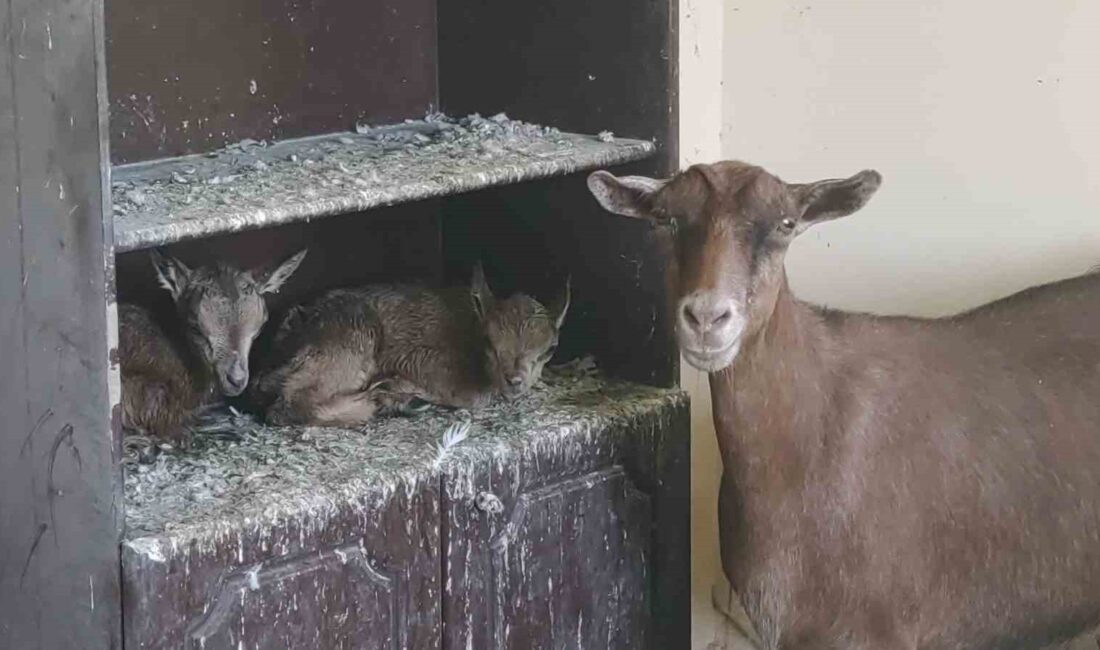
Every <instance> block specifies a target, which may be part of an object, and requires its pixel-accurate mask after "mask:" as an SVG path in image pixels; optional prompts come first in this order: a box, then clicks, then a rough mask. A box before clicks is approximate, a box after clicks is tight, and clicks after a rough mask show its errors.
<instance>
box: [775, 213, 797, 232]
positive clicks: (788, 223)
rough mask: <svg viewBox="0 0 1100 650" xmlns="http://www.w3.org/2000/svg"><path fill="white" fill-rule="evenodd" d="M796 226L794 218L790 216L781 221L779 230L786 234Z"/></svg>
mask: <svg viewBox="0 0 1100 650" xmlns="http://www.w3.org/2000/svg"><path fill="white" fill-rule="evenodd" d="M794 227H795V222H794V219H791V218H790V217H785V218H784V219H783V220H782V221H780V222H779V231H780V232H782V233H784V234H788V233H791V232H793V231H794Z"/></svg>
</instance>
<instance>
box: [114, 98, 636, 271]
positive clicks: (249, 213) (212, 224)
mask: <svg viewBox="0 0 1100 650" xmlns="http://www.w3.org/2000/svg"><path fill="white" fill-rule="evenodd" d="M654 151H655V147H654V145H653V143H651V142H646V141H641V140H626V139H621V138H615V137H613V136H612V135H611V134H609V133H605V134H601V135H599V136H586V135H576V134H572V133H563V132H560V131H558V130H556V129H552V128H547V127H541V126H536V125H532V124H526V123H522V122H517V121H514V120H509V119H508V118H506V117H504V116H503V115H500V116H495V117H491V118H482V117H479V116H476V115H475V116H470V117H467V118H464V119H461V120H454V119H450V118H447V117H443V116H429V117H428V118H427V119H425V120H421V121H415V122H406V123H404V124H400V125H395V126H387V127H378V128H370V129H360V130H359V131H358V132H355V133H344V134H334V135H327V136H320V137H313V138H305V139H299V140H287V141H282V142H278V143H275V144H270V145H268V144H265V143H258V142H252V141H245V142H241V143H238V144H235V145H232V146H230V147H227V148H225V149H222V150H220V151H217V152H213V153H211V154H206V155H196V156H187V157H182V158H172V159H166V160H159V161H154V162H149V163H138V164H133V165H124V166H121V167H117V168H115V169H114V171H113V180H112V192H111V194H112V199H113V202H114V231H115V249H116V251H117V252H125V251H132V250H139V249H143V248H151V247H155V246H161V245H164V244H170V243H173V242H179V241H186V240H191V239H198V238H202V237H210V236H214V235H219V234H225V233H231V232H237V231H242V230H250V229H255V228H263V227H267V226H273V225H278V224H284V223H290V222H294V221H306V220H310V219H316V218H320V217H326V216H332V215H338V214H346V213H351V212H358V211H363V210H369V209H371V208H377V207H382V206H388V205H395V204H398V203H406V202H411V201H417V200H421V199H427V198H433V197H441V196H447V195H452V194H458V193H461V192H468V191H471V190H477V189H482V188H487V187H493V186H497V185H505V184H510V183H519V182H522V181H528V180H534V179H539V178H547V177H551V176H560V175H564V174H570V173H573V172H578V171H584V170H590V169H596V168H601V167H606V166H610V165H617V164H621V163H626V162H632V161H636V160H641V159H644V158H646V157H648V156H650V155H652V154H653V153H654Z"/></svg>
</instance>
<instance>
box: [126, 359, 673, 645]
mask: <svg viewBox="0 0 1100 650" xmlns="http://www.w3.org/2000/svg"><path fill="white" fill-rule="evenodd" d="M548 380H549V381H548V384H547V385H544V386H540V387H538V389H537V390H536V391H535V393H534V394H533V395H532V396H530V397H529V398H528V399H526V400H524V403H522V404H517V405H509V406H501V407H497V408H495V409H492V410H490V411H488V412H485V413H477V414H473V416H472V417H471V419H470V420H468V426H469V430H468V434H467V436H468V437H467V438H466V439H465V440H463V441H462V442H460V443H458V444H457V445H455V446H453V447H451V448H449V449H447V450H444V451H441V450H440V448H439V447H438V445H437V443H438V441H439V439H440V438H441V436H442V433H443V432H444V431H445V430H446V429H447V428H449V427H451V426H453V421H454V418H453V417H452V416H450V415H448V414H439V413H434V414H430V415H426V416H423V417H418V418H413V419H411V420H404V419H401V420H391V421H388V422H384V423H381V424H380V425H379V426H377V427H374V428H373V429H372V431H371V438H370V439H369V440H368V439H364V437H363V435H362V433H360V432H354V431H341V430H316V429H314V430H308V432H306V433H296V432H293V431H287V430H281V429H268V428H266V427H263V426H262V425H259V424H257V423H255V422H246V423H244V424H242V425H241V426H242V429H243V430H244V431H245V432H246V433H245V435H244V437H243V439H242V440H220V441H212V442H210V443H209V445H208V446H207V448H206V449H205V450H204V452H205V455H204V457H202V459H201V460H199V459H182V458H165V459H164V460H163V461H162V462H159V463H158V465H156V466H154V467H151V468H149V469H147V470H145V471H144V472H141V473H140V474H138V475H135V476H131V477H129V478H128V479H127V485H126V491H127V494H128V495H129V497H130V498H129V504H130V509H129V510H128V512H127V516H128V528H129V531H128V534H127V539H126V541H125V542H124V544H123V554H122V566H123V594H124V619H125V638H126V642H127V645H128V646H129V647H136V648H164V647H186V648H204V647H213V648H223V647H224V648H236V647H244V648H300V647H323V648H345V647H346V648H425V649H427V648H438V647H444V648H467V647H472V648H517V649H518V648H582V647H588V648H593V647H596V648H601V647H607V648H645V647H654V648H664V647H675V646H677V645H678V642H679V639H682V638H683V637H678V636H677V635H678V634H680V632H679V629H678V627H677V626H678V625H679V624H682V623H683V622H684V621H685V620H686V617H687V616H688V615H689V611H688V609H687V600H686V599H683V593H682V592H681V591H679V589H680V588H682V585H683V584H684V583H683V582H682V581H683V579H684V577H685V575H686V573H685V572H686V570H687V566H686V564H687V563H686V560H687V552H686V551H687V548H688V546H687V544H688V542H687V535H686V532H687V531H686V525H687V514H686V507H685V506H686V494H684V493H681V494H679V495H676V494H675V491H676V490H677V489H678V488H679V489H681V490H682V489H683V488H684V487H685V486H684V484H683V483H682V476H683V468H684V464H685V463H686V452H687V446H686V441H687V435H688V425H689V423H688V411H687V404H686V401H685V399H684V397H683V396H682V394H680V393H678V392H676V391H669V390H666V389H660V388H651V387H645V386H640V385H637V384H628V383H625V382H616V381H607V380H604V379H600V378H597V377H594V376H587V377H584V376H580V377H579V376H577V375H576V374H575V373H571V372H570V371H569V370H568V369H555V370H553V371H551V372H550V374H549V376H548ZM578 403H583V404H584V406H578ZM295 436H296V437H295ZM265 473H268V474H270V473H278V476H275V477H269V476H262V475H263V474H265ZM225 477H230V478H229V479H228V480H226V479H225ZM236 477H243V480H238V479H237V478H236ZM250 477H255V478H250ZM669 585H672V586H671V587H669ZM662 623H663V624H664V625H662ZM658 640H659V641H660V642H658Z"/></svg>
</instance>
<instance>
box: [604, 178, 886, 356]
mask: <svg viewBox="0 0 1100 650" xmlns="http://www.w3.org/2000/svg"><path fill="white" fill-rule="evenodd" d="M881 182H882V177H881V176H880V175H879V174H878V172H875V171H870V170H868V171H862V172H860V173H858V174H856V175H855V176H852V177H851V178H846V179H837V180H824V181H818V182H816V183H807V184H788V183H784V182H783V181H781V180H780V179H778V178H776V177H775V176H773V175H771V174H769V173H768V172H766V171H764V170H763V169H761V168H759V167H753V166H751V165H747V164H744V163H740V162H734V161H730V162H720V163H715V164H712V165H695V166H693V167H691V168H689V169H687V170H686V171H684V172H682V173H680V174H678V175H677V176H674V177H673V178H671V179H669V180H667V181H661V180H654V179H651V178H644V177H640V176H627V177H623V178H617V177H615V176H613V175H611V174H610V173H608V172H606V171H598V172H595V173H593V174H592V175H590V176H589V178H588V187H589V189H590V190H591V191H592V194H593V195H595V197H596V199H597V200H598V201H599V202H600V204H601V205H603V207H604V208H606V209H607V210H609V211H611V212H614V213H616V214H621V215H625V216H630V217H641V218H645V219H649V220H652V221H656V222H659V223H667V224H669V225H671V226H672V227H673V230H674V233H675V235H674V240H675V254H674V258H675V259H674V260H672V261H673V264H671V265H670V267H671V268H672V274H673V277H672V278H671V285H672V293H673V303H672V304H673V305H674V309H675V319H676V335H677V338H678V340H679V345H680V350H681V352H682V353H683V355H684V358H685V359H686V360H687V361H688V363H690V364H691V365H693V366H695V367H696V368H699V369H700V370H705V371H710V372H714V371H717V370H721V369H722V368H725V367H727V366H729V365H730V364H731V363H733V360H734V359H736V358H737V353H738V352H739V351H740V349H741V343H742V341H743V340H745V338H746V337H749V336H752V335H753V334H755V333H757V332H758V331H759V330H760V328H762V327H763V325H764V324H765V323H766V322H767V319H768V317H769V316H770V314H771V312H772V309H773V308H774V306H775V301H776V297H777V296H778V295H779V290H780V288H781V287H782V285H783V282H784V273H783V258H784V257H785V255H786V252H787V247H788V246H789V245H790V243H791V241H793V240H794V238H795V237H796V236H798V235H799V234H801V233H802V232H804V231H805V230H806V229H807V228H809V227H810V226H812V225H815V224H818V223H822V222H824V221H829V220H831V219H836V218H839V217H843V216H846V215H849V214H852V213H853V212H855V211H856V210H859V209H860V208H861V207H863V205H864V204H865V203H866V202H867V201H868V199H870V198H871V196H872V195H873V194H874V193H875V191H876V190H877V189H878V186H879V184H880V183H881Z"/></svg>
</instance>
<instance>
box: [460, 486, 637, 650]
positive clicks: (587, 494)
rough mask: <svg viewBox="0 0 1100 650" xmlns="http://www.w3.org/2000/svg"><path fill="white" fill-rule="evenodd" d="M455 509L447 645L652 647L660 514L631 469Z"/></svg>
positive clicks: (485, 495)
mask: <svg viewBox="0 0 1100 650" xmlns="http://www.w3.org/2000/svg"><path fill="white" fill-rule="evenodd" d="M505 503H507V506H505ZM448 510H449V513H448V522H447V523H448V525H449V528H448V533H449V536H450V539H449V540H448V541H447V547H448V551H449V552H448V557H447V560H448V563H447V569H446V573H447V575H446V577H445V580H447V583H446V587H447V592H446V593H447V596H446V605H445V610H446V611H445V618H446V621H447V623H446V629H447V631H446V637H447V639H446V641H445V643H444V646H445V647H448V648H485V649H493V650H495V649H497V648H515V649H517V650H519V649H521V648H522V649H528V648H531V649H534V648H644V647H647V646H648V645H649V642H648V631H649V625H650V620H649V619H650V616H649V606H650V595H649V591H650V590H649V567H650V565H651V557H650V556H651V547H650V531H651V529H652V523H653V518H652V509H651V506H650V498H649V497H648V496H647V495H645V494H643V493H642V492H640V491H639V490H638V489H636V487H635V486H634V484H633V483H632V481H631V480H630V478H629V477H628V476H627V474H626V472H625V471H624V470H623V469H622V468H621V467H619V466H612V467H610V468H607V469H603V470H598V471H594V472H590V473H587V474H583V475H581V476H577V477H574V478H569V479H566V480H562V481H558V482H554V483H551V484H549V485H545V486H543V487H539V488H537V489H532V490H527V491H521V492H519V493H516V494H509V495H503V498H502V495H497V494H493V493H491V492H482V493H479V494H477V495H476V496H475V498H474V501H473V502H469V501H465V502H463V501H454V502H451V503H449V508H448ZM484 533H488V536H487V537H486V536H485V535H484Z"/></svg>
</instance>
